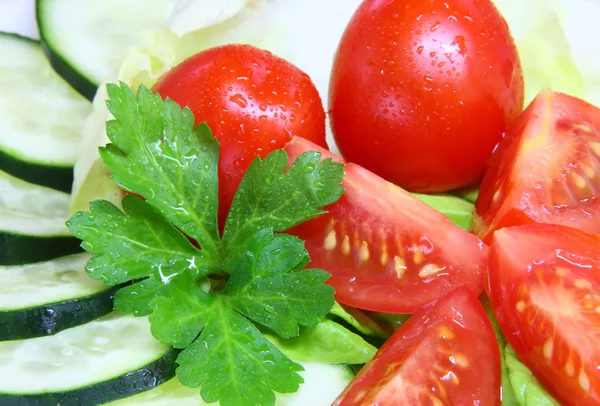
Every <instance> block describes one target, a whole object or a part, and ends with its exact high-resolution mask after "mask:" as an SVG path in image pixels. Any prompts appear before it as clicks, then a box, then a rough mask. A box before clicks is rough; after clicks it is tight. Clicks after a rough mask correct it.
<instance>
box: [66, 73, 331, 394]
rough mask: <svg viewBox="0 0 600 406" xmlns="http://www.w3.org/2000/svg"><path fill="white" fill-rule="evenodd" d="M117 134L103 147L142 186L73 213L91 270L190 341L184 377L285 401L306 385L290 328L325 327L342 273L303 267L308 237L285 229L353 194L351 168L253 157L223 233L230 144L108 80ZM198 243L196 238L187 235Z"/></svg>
mask: <svg viewBox="0 0 600 406" xmlns="http://www.w3.org/2000/svg"><path fill="white" fill-rule="evenodd" d="M108 96H109V100H108V101H107V105H108V108H109V110H110V112H111V113H112V115H113V116H114V118H115V119H114V120H112V121H110V122H108V123H107V134H108V138H109V139H110V141H111V144H108V145H107V146H106V147H104V148H101V151H100V154H101V157H102V159H103V160H104V162H105V163H106V165H107V166H108V168H109V169H110V170H111V171H112V172H113V179H114V180H115V181H116V182H117V184H118V185H119V186H120V187H121V188H123V189H125V190H127V191H129V192H132V193H135V194H137V195H140V196H143V198H144V199H142V198H140V197H138V196H134V195H128V196H126V197H125V198H124V199H123V202H122V206H123V210H122V211H121V210H120V209H119V208H117V207H116V206H114V205H113V204H111V203H109V202H107V201H94V202H92V203H91V204H90V212H79V213H77V214H75V215H74V216H73V217H72V218H71V219H70V220H69V221H68V223H67V225H68V227H69V229H70V230H71V232H73V233H74V234H75V235H76V236H77V237H78V238H80V239H82V240H83V242H82V247H83V248H84V249H85V250H86V251H89V252H91V253H93V254H94V255H95V256H94V257H93V258H92V259H91V260H90V261H89V263H88V264H87V267H86V270H87V272H88V274H89V275H90V276H92V277H93V278H95V279H99V280H102V281H104V283H106V284H111V285H116V284H122V283H126V282H132V284H129V285H127V286H125V287H123V288H121V289H120V290H119V291H118V292H117V294H116V297H115V309H116V310H118V311H121V312H123V313H132V314H134V315H136V316H144V315H149V316H150V323H151V326H152V334H153V335H154V336H155V337H156V338H157V339H158V340H159V341H161V342H162V343H165V344H169V345H172V346H173V347H175V348H180V349H182V352H181V353H180V355H179V357H178V358H177V362H178V363H179V367H178V369H177V375H178V377H179V379H180V381H181V382H182V383H183V384H185V385H188V386H191V387H198V386H201V395H202V398H203V399H204V400H205V401H207V402H216V401H220V403H221V404H222V405H224V406H229V405H235V406H245V405H248V406H253V405H274V403H275V393H274V391H275V392H281V393H290V392H295V391H297V390H298V388H299V385H300V384H301V383H302V382H303V380H302V377H301V376H300V375H298V371H301V370H302V367H301V366H300V365H299V364H297V363H295V362H293V361H292V360H290V359H289V358H287V357H286V356H285V355H284V354H283V353H282V352H281V351H279V349H278V348H277V347H275V346H274V345H273V344H272V343H271V341H269V340H267V339H266V338H265V337H264V336H263V334H262V332H261V330H264V329H265V328H266V329H268V330H270V331H272V332H273V333H275V334H277V335H279V336H280V337H282V338H291V337H296V336H298V334H299V332H300V326H306V327H308V326H313V325H316V324H317V323H318V321H319V319H320V318H322V317H323V316H324V315H325V314H327V313H328V311H329V310H330V309H331V307H332V306H333V303H334V299H333V289H332V288H331V287H329V286H328V285H326V284H325V283H324V282H325V281H326V280H327V278H328V277H329V274H327V273H326V272H325V271H323V270H321V269H303V268H304V267H305V266H306V264H307V263H308V262H309V256H308V253H307V252H306V250H305V248H304V244H303V242H302V241H301V240H300V239H298V238H296V237H293V236H290V235H287V234H282V233H281V232H283V231H285V230H287V229H288V228H290V227H293V226H295V225H297V224H300V223H302V222H304V221H306V220H308V219H310V218H313V217H315V216H317V215H319V214H321V213H324V211H323V210H322V208H323V207H324V206H327V205H329V204H331V203H333V202H335V201H336V200H337V199H339V197H340V196H341V194H342V193H343V188H342V186H341V185H340V182H341V180H342V177H343V166H342V165H340V164H337V163H334V162H332V160H331V159H325V160H321V155H320V154H319V153H318V152H307V153H304V154H302V155H301V156H300V157H298V158H297V159H296V160H295V161H294V163H293V164H292V165H291V167H290V168H289V169H288V170H286V168H287V167H288V156H287V154H286V153H285V151H283V150H278V151H275V152H273V153H271V154H269V155H268V156H267V157H266V158H265V159H264V160H261V159H258V158H257V159H256V160H254V161H253V162H252V164H251V166H250V168H249V169H248V171H247V173H246V175H245V176H244V178H243V180H242V182H241V184H240V187H239V189H238V192H237V194H236V196H235V199H234V201H233V204H232V206H231V210H230V212H229V216H228V218H227V221H226V224H225V229H224V232H223V235H222V236H221V235H220V234H219V228H218V220H217V211H218V200H217V196H218V193H217V191H218V176H217V166H218V159H219V143H218V141H217V140H216V139H215V138H213V137H212V134H211V132H210V130H209V128H208V127H207V126H206V125H204V124H201V125H199V126H197V127H194V117H193V115H192V113H191V111H190V110H189V109H187V108H184V109H182V108H180V107H179V106H178V105H177V104H176V103H174V102H173V101H171V100H168V99H167V100H166V101H163V100H162V99H161V97H160V96H159V95H156V94H153V93H152V92H151V91H150V90H149V89H147V88H146V87H144V86H142V87H140V89H139V90H138V92H137V94H135V93H134V92H133V91H132V90H131V89H130V88H129V87H128V86H127V85H126V84H124V83H121V84H120V85H108ZM186 236H188V237H190V238H192V239H193V240H195V241H196V242H197V243H198V245H199V248H196V247H195V246H194V245H193V244H192V243H191V242H190V241H189V240H188V238H187V237H186Z"/></svg>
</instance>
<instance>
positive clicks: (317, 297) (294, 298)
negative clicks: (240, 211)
mask: <svg viewBox="0 0 600 406" xmlns="http://www.w3.org/2000/svg"><path fill="white" fill-rule="evenodd" d="M307 257H308V253H307V252H306V250H305V249H304V243H303V242H302V240H300V239H298V238H296V237H292V236H290V235H285V234H277V235H274V234H273V231H271V230H270V229H265V230H262V231H260V232H258V233H257V234H256V235H255V236H254V238H253V239H252V240H250V241H249V242H248V244H247V247H246V249H245V255H243V256H242V258H239V259H238V261H237V262H236V266H235V268H234V269H232V270H231V271H230V272H231V277H230V278H229V282H228V283H227V286H226V287H225V289H224V290H223V292H222V294H223V295H225V296H226V297H227V298H228V299H229V301H230V303H231V305H232V306H233V308H234V309H236V310H237V311H239V312H240V313H242V314H243V315H245V316H247V317H249V318H250V319H252V320H254V321H255V322H257V323H260V324H262V325H263V326H265V327H268V328H270V329H271V330H273V331H274V332H275V333H277V334H278V335H280V336H281V337H283V338H290V337H295V336H297V335H298V333H299V325H303V326H313V325H315V324H317V323H318V321H319V320H318V317H319V316H324V315H325V314H327V313H328V312H329V310H330V309H331V307H332V306H333V303H334V301H333V288H332V287H331V286H328V285H325V284H324V282H325V281H326V280H327V279H328V278H329V274H328V273H327V272H325V271H323V270H321V269H305V270H303V271H300V272H298V271H293V270H294V269H298V267H299V265H304V264H305V263H306V261H305V259H306V258H307Z"/></svg>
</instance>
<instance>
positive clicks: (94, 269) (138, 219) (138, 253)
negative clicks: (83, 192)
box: [67, 195, 211, 285]
mask: <svg viewBox="0 0 600 406" xmlns="http://www.w3.org/2000/svg"><path fill="white" fill-rule="evenodd" d="M90 209H91V213H85V212H79V213H77V214H76V215H75V216H73V217H72V218H71V219H70V220H69V221H68V222H67V226H68V227H69V230H71V232H72V233H73V234H75V235H76V236H77V237H78V238H81V239H82V240H83V243H82V244H81V246H82V247H83V248H84V249H85V250H86V251H88V252H91V253H92V254H94V255H95V256H94V257H93V258H92V259H90V261H89V262H88V263H87V265H86V270H87V272H88V274H89V275H90V276H91V277H92V278H94V279H99V280H102V281H104V282H105V283H107V284H111V285H118V284H120V283H124V282H129V281H131V280H134V279H139V278H144V277H148V276H150V275H155V276H156V277H158V278H168V277H169V276H170V275H172V274H174V273H177V272H181V270H182V269H194V270H195V271H197V272H198V273H200V274H201V273H202V272H205V269H206V268H207V267H210V264H211V262H210V261H208V260H207V259H206V256H205V255H204V254H203V253H202V252H201V251H199V250H197V249H196V248H195V247H194V246H193V245H192V244H190V242H189V241H188V240H187V239H186V238H185V236H184V235H183V234H181V233H180V232H179V231H177V229H176V228H175V227H173V226H172V225H170V224H169V223H168V222H167V221H165V219H164V218H163V217H161V215H160V214H159V213H158V212H157V211H156V210H154V209H153V208H152V206H150V205H149V204H147V203H146V202H144V201H143V200H142V199H140V198H138V197H135V196H131V195H130V196H126V197H125V198H124V199H123V209H124V210H125V212H122V211H121V210H119V209H118V208H117V207H116V206H114V205H113V204H112V203H109V202H107V201H104V200H97V201H95V202H92V203H91V204H90ZM156 264H160V266H159V267H157V266H156Z"/></svg>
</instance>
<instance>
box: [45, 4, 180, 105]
mask: <svg viewBox="0 0 600 406" xmlns="http://www.w3.org/2000/svg"><path fill="white" fill-rule="evenodd" d="M174 3H175V0H128V1H122V0H103V1H95V0H37V19H38V26H39V28H40V36H41V39H42V44H43V46H44V51H46V54H47V55H48V58H49V59H50V62H51V63H52V66H53V67H54V69H55V70H56V71H57V72H58V73H59V74H60V75H61V76H62V77H63V78H65V80H66V81H67V82H69V83H70V84H71V86H73V87H74V88H75V89H76V90H77V91H78V92H79V93H81V94H82V95H83V96H85V97H86V98H88V99H89V100H92V98H93V97H94V94H95V93H96V89H97V88H98V86H99V85H100V83H102V82H106V81H112V80H116V79H117V76H118V73H119V67H120V66H121V62H122V61H123V58H124V57H125V55H127V52H129V51H130V50H131V49H133V48H136V47H141V46H142V45H143V32H144V31H146V30H150V29H156V28H159V27H161V25H162V24H163V23H164V22H165V21H166V20H167V19H168V18H169V16H170V15H171V11H172V8H173V6H174Z"/></svg>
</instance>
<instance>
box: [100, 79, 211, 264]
mask: <svg viewBox="0 0 600 406" xmlns="http://www.w3.org/2000/svg"><path fill="white" fill-rule="evenodd" d="M107 91H108V96H109V100H108V101H107V105H108V109H109V110H110V112H111V113H112V114H113V116H114V117H115V118H116V120H112V121H109V122H107V123H106V132H107V135H108V138H109V139H110V141H111V142H112V144H108V145H107V146H106V147H105V148H101V150H100V155H101V157H102V159H103V160H104V162H105V163H106V165H107V166H108V167H109V168H110V170H112V171H113V175H112V177H113V179H114V180H115V182H117V184H119V186H121V187H122V188H124V189H126V190H129V191H131V192H134V193H137V194H139V195H141V196H143V197H144V198H146V199H147V201H148V203H150V204H151V205H152V206H154V207H156V208H157V209H158V211H159V212H160V213H161V214H162V215H163V216H164V217H165V218H166V219H167V220H168V221H170V222H171V223H173V224H174V225H175V226H176V227H177V228H179V229H180V230H181V231H183V232H184V233H185V234H187V235H189V236H190V237H192V238H193V239H194V240H196V241H198V243H199V244H200V247H201V248H202V250H203V251H206V253H207V255H209V256H210V257H211V258H215V259H217V258H219V252H218V246H217V243H218V236H219V231H218V225H217V208H218V193H217V189H218V177H217V165H218V162H219V143H218V141H217V140H216V139H215V138H213V137H212V135H211V132H210V129H209V128H208V127H207V126H206V125H204V124H201V125H199V126H198V127H196V129H195V130H194V116H193V114H192V112H191V111H190V110H189V109H188V108H185V109H181V107H179V106H178V105H177V104H176V103H175V102H173V101H172V100H169V99H167V100H166V101H164V102H163V100H162V99H161V97H160V95H158V94H154V93H152V92H151V91H150V90H149V89H148V88H146V87H145V86H141V87H140V89H139V90H138V93H137V96H136V95H135V94H134V93H133V91H132V90H131V89H130V88H129V87H127V86H126V85H125V84H124V83H121V86H120V87H119V86H116V85H114V84H109V85H108V86H107Z"/></svg>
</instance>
